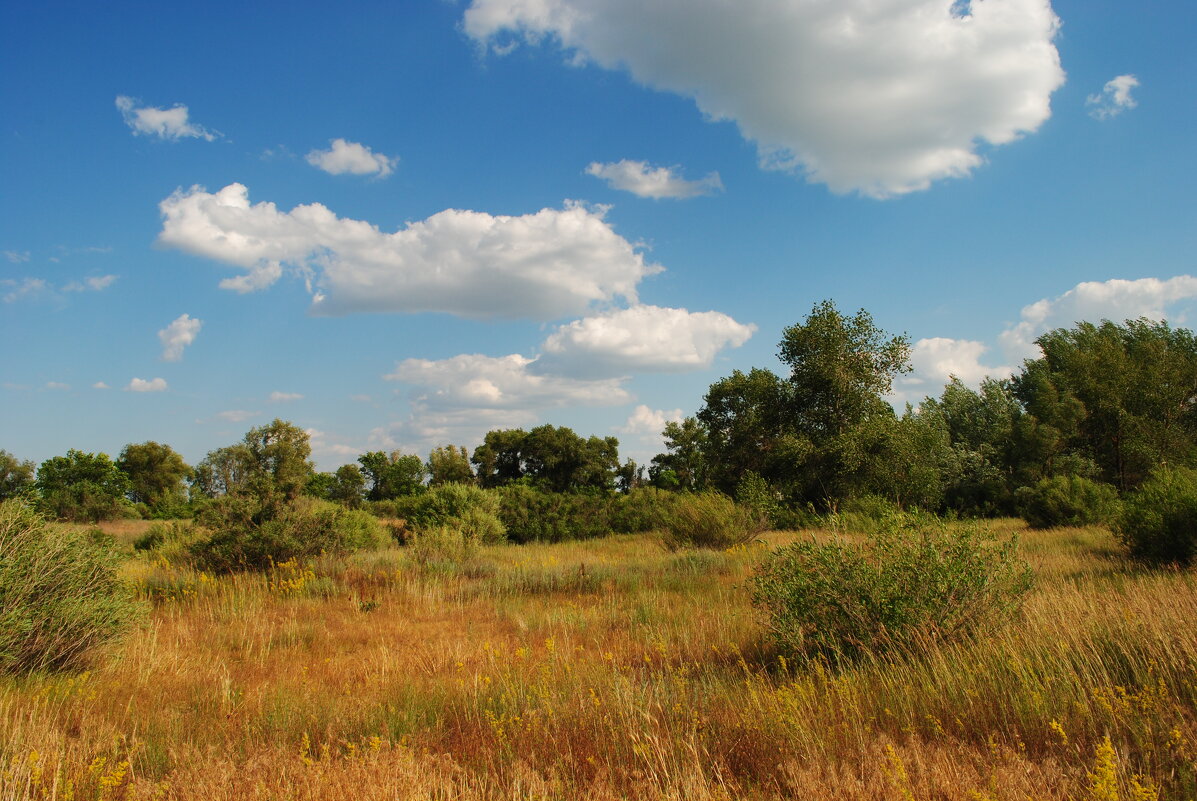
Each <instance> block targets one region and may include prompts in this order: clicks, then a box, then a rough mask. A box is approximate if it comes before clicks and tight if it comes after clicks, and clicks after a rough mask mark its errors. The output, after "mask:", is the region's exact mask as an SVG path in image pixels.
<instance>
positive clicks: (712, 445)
mask: <svg viewBox="0 0 1197 801" xmlns="http://www.w3.org/2000/svg"><path fill="white" fill-rule="evenodd" d="M787 394H788V388H787V386H786V384H785V382H784V381H782V379H780V378H779V377H778V376H777V375H776V374H774V373H773V372H771V371H769V370H763V369H760V368H757V367H754V368H752V370H750V371H749V372H748V373H742V372H740V371H739V370H736V371H735V372H733V373H732V374H731V375H730V376H728V377H727V378H722V379H720V380H718V381H716V382H715V383H714V384H711V387H710V389H709V390H708V391H707V394H706V396H705V397H704V398H703V406H702V408H701V409H699V411H698V415H697V422H698V423H699V424H700V425H701V427H702V429H703V430H705V432H706V439H705V443H704V444H703V446H702V447H703V460H702V464H703V466H704V467H705V470H706V478H707V480H709V481H710V482H711V483H713V484H714V485H715V486H716V487H718V488H719V489H720V490H722V491H723V492H725V493H727V494H729V495H730V494H732V493H733V492H735V489H736V486H737V485H738V484H739V482H740V478H741V477H742V476H743V475H744V474H745V473H746V472H748V471H752V472H754V473H757V474H758V475H761V476H764V477H765V478H767V479H770V480H772V479H773V478H775V477H776V474H777V472H778V470H779V465H780V463H781V462H780V460H779V457H780V455H781V452H782V451H783V450H785V447H784V442H783V439H784V438H786V437H787V436H788V435H789V434H790V433H791V432H790V430H789V429H788V427H787V425H786V416H785V411H786V405H787V404H786V398H787ZM676 433H680V434H687V435H688V434H690V433H691V432H686V431H684V430H683V431H680V432H676ZM693 436H698V434H697V432H693ZM693 478H694V480H695V481H699V480H700V479H701V477H700V476H699V475H697V474H695V475H694V476H693ZM680 481H681V477H680V476H679V482H680Z"/></svg>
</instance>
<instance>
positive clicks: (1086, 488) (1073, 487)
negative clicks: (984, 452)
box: [1015, 476, 1119, 528]
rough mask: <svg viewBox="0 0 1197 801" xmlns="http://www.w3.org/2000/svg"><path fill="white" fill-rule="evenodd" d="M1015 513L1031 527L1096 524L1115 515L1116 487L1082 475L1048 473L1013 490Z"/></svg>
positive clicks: (1117, 505)
mask: <svg viewBox="0 0 1197 801" xmlns="http://www.w3.org/2000/svg"><path fill="white" fill-rule="evenodd" d="M1015 503H1016V504H1017V506H1018V513H1019V515H1020V516H1021V517H1022V518H1023V520H1026V521H1027V524H1028V525H1030V526H1031V528H1053V527H1055V526H1096V525H1100V524H1102V523H1110V522H1112V521H1114V520H1115V519H1117V517H1118V511H1119V504H1118V490H1116V489H1114V487H1112V486H1110V485H1109V484H1102V483H1101V482H1099V481H1093V480H1091V479H1088V478H1084V477H1083V476H1051V477H1049V478H1045V479H1043V480H1041V481H1040V482H1039V483H1038V484H1035V485H1034V486H1030V487H1020V488H1019V489H1018V491H1017V492H1016V493H1015Z"/></svg>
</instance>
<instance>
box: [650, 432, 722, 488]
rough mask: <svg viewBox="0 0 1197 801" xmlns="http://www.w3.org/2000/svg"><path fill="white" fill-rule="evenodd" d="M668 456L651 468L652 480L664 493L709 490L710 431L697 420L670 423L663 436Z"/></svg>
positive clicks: (658, 457) (656, 458)
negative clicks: (708, 453)
mask: <svg viewBox="0 0 1197 801" xmlns="http://www.w3.org/2000/svg"><path fill="white" fill-rule="evenodd" d="M661 436H662V438H664V440H665V452H664V453H659V454H657V455H656V456H654V457H653V459H652V464H650V465H649V468H648V475H649V479H650V480H651V481H652V482H653V484H654V485H656V486H658V487H661V488H662V489H681V490H691V491H698V490H701V489H705V488H706V486H707V481H708V479H707V448H708V443H707V429H706V426H704V425H703V424H702V423H700V422H699V421H698V418H696V417H686V418H684V419H683V420H682V421H681V422H675V421H673V420H670V421H669V422H668V423H666V424H665V429H664V430H663V431H662V432H661Z"/></svg>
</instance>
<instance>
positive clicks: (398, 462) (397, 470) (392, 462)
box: [357, 451, 426, 501]
mask: <svg viewBox="0 0 1197 801" xmlns="http://www.w3.org/2000/svg"><path fill="white" fill-rule="evenodd" d="M357 461H358V464H360V465H361V466H362V467H361V469H362V472H363V473H364V474H365V477H366V484H367V490H366V497H368V498H369V499H370V500H372V501H389V500H392V499H394V498H398V497H400V496H406V495H417V494H419V493H421V492H423V491H424V477H425V475H426V473H425V467H424V462H423V461H422V460H421V459H420V457H419V456H416V455H415V454H407V455H404V454H403V453H402V452H401V451H391V452H390V453H386V452H384V451H370V452H369V453H364V454H362V455H361V456H359V457H358V459H357Z"/></svg>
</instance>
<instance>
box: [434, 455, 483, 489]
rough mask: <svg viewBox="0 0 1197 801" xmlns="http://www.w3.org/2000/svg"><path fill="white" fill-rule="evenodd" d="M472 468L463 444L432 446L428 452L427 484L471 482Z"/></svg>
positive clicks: (472, 477) (435, 485) (436, 485)
mask: <svg viewBox="0 0 1197 801" xmlns="http://www.w3.org/2000/svg"><path fill="white" fill-rule="evenodd" d="M473 481H474V468H472V467H470V454H469V452H468V451H467V450H466V449H465V446H456V445H447V446H445V447H442V448H433V449H432V451H431V452H429V454H428V485H429V486H430V487H439V486H440V485H441V484H471V483H473Z"/></svg>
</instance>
